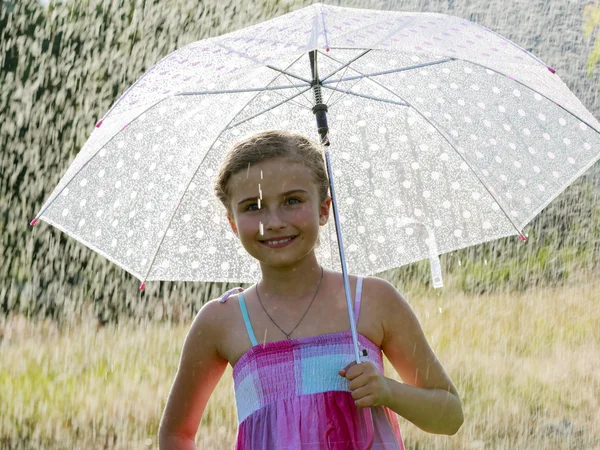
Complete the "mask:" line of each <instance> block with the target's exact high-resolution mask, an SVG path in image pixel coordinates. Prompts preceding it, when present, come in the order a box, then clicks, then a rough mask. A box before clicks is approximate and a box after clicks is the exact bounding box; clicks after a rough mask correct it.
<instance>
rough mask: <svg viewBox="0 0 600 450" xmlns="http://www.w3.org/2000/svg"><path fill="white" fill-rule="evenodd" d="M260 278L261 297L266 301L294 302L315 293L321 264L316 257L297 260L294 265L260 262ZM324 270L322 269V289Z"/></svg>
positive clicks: (310, 296) (324, 276)
mask: <svg viewBox="0 0 600 450" xmlns="http://www.w3.org/2000/svg"><path fill="white" fill-rule="evenodd" d="M261 271H262V279H261V280H260V281H259V283H258V290H259V294H260V297H261V299H262V300H263V301H264V302H265V304H266V303H273V302H277V303H279V304H285V303H295V302H296V301H299V300H302V299H304V298H308V297H309V298H312V297H313V296H314V295H315V291H316V289H317V286H319V281H320V280H321V265H320V264H319V263H318V262H317V260H316V258H313V259H307V260H304V261H301V262H299V263H298V264H297V265H295V266H289V267H273V266H267V265H264V264H261ZM325 278H326V271H325V270H323V282H321V287H320V289H319V291H321V290H322V289H323V285H324V281H325Z"/></svg>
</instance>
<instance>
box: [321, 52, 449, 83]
mask: <svg viewBox="0 0 600 450" xmlns="http://www.w3.org/2000/svg"><path fill="white" fill-rule="evenodd" d="M455 59H456V58H446V59H440V60H438V61H431V62H427V63H422V64H416V65H414V66H408V67H400V68H398V69H390V70H384V71H381V72H374V73H368V74H364V75H355V76H351V77H347V78H340V79H339V80H338V82H339V81H351V80H358V79H362V78H369V77H374V76H379V75H387V74H390V73H397V72H404V71H406V70H412V69H419V68H421V67H427V66H434V65H437V64H443V63H446V62H449V61H454V60H455ZM352 70H356V69H354V68H352ZM334 82H335V80H331V81H325V82H323V84H330V83H334Z"/></svg>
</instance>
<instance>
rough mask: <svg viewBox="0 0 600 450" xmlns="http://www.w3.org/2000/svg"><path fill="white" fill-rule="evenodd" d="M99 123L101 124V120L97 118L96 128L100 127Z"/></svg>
mask: <svg viewBox="0 0 600 450" xmlns="http://www.w3.org/2000/svg"><path fill="white" fill-rule="evenodd" d="M100 125H102V121H101V120H99V121H98V122H97V123H96V128H100Z"/></svg>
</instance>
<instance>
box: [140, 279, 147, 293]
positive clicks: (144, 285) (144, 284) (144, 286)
mask: <svg viewBox="0 0 600 450" xmlns="http://www.w3.org/2000/svg"><path fill="white" fill-rule="evenodd" d="M145 288H146V282H145V281H144V282H143V283H142V284H141V285H140V291H143V290H144V289H145Z"/></svg>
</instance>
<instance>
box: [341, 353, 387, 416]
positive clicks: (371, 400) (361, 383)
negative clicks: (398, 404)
mask: <svg viewBox="0 0 600 450" xmlns="http://www.w3.org/2000/svg"><path fill="white" fill-rule="evenodd" d="M338 373H339V374H340V375H341V376H342V377H345V378H346V379H348V381H350V382H349V383H348V389H350V390H351V391H352V398H353V399H354V404H355V405H356V406H358V407H362V408H366V407H370V406H379V405H385V404H387V403H388V399H389V396H390V387H389V385H388V383H387V378H386V377H384V376H383V375H382V374H381V373H379V370H377V367H375V365H374V364H373V363H372V362H371V361H365V362H362V363H360V364H356V361H352V362H351V363H350V364H348V365H347V366H346V367H344V368H343V369H342V370H340V371H338Z"/></svg>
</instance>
